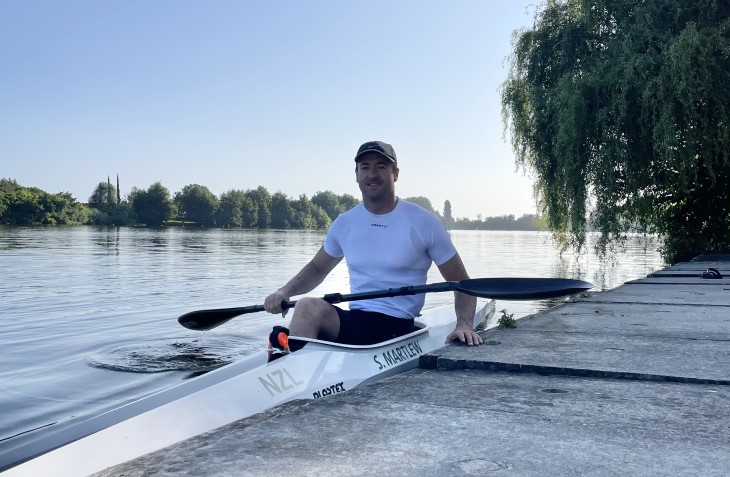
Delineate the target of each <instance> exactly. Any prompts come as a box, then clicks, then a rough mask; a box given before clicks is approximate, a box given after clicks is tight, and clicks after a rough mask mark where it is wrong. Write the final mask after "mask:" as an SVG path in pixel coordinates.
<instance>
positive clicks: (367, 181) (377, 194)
mask: <svg viewBox="0 0 730 477" xmlns="http://www.w3.org/2000/svg"><path fill="white" fill-rule="evenodd" d="M397 180H398V166H396V165H395V164H393V163H392V162H391V161H390V160H389V159H388V158H386V157H384V156H382V155H381V154H378V153H375V152H372V153H368V154H364V155H362V156H360V158H359V159H358V160H357V163H356V165H355V181H356V182H357V184H358V185H359V186H360V191H361V192H362V195H363V199H364V198H366V197H367V198H369V199H373V200H379V199H383V198H388V197H391V196H394V195H395V181H397Z"/></svg>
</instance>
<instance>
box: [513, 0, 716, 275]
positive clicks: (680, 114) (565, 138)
mask: <svg viewBox="0 0 730 477" xmlns="http://www.w3.org/2000/svg"><path fill="white" fill-rule="evenodd" d="M513 46H514V51H513V55H512V57H511V59H510V73H509V76H508V78H507V80H506V81H505V82H504V84H503V85H502V108H503V117H504V121H505V126H506V127H507V128H509V130H510V132H511V137H512V144H513V148H514V150H515V152H516V155H517V162H518V165H519V166H521V167H522V168H523V170H525V171H526V172H528V173H531V174H532V175H533V176H534V179H535V195H536V199H537V202H538V207H539V210H540V212H541V213H542V215H543V216H544V217H545V218H546V220H547V223H548V225H549V227H550V228H551V229H552V230H553V231H555V232H556V235H557V236H558V238H559V239H561V240H562V241H563V243H564V244H565V245H566V246H567V245H572V246H575V247H576V248H578V249H580V248H582V246H583V245H584V243H585V236H586V231H587V230H588V229H589V228H590V227H594V228H596V229H597V230H598V231H600V232H601V237H602V238H601V240H600V241H599V247H600V248H601V249H602V250H605V248H606V246H607V245H608V244H610V243H612V242H613V241H617V240H619V241H620V240H621V239H622V237H623V236H624V234H625V233H626V232H628V231H631V230H639V231H646V232H651V233H657V234H658V235H659V236H660V237H661V238H662V240H663V243H664V249H663V253H664V257H665V259H666V260H667V261H669V262H670V263H671V262H676V261H680V260H686V259H689V258H691V257H693V256H695V255H697V254H699V253H701V252H703V251H705V250H713V249H715V250H716V249H723V248H724V249H727V248H730V220H729V219H730V2H728V1H727V0H651V1H648V0H563V1H557V0H549V1H548V2H547V3H546V4H545V6H544V8H543V9H542V10H540V11H538V12H537V14H536V16H535V23H534V26H533V28H532V29H529V30H524V31H520V32H516V33H515V36H514V41H513Z"/></svg>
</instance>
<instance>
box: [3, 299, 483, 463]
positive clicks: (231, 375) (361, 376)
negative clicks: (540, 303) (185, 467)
mask: <svg viewBox="0 0 730 477" xmlns="http://www.w3.org/2000/svg"><path fill="white" fill-rule="evenodd" d="M453 310H454V308H453V305H445V306H443V307H437V308H434V309H431V310H426V311H424V314H423V316H422V317H420V318H419V319H418V320H417V324H418V325H419V326H423V327H422V328H421V329H419V330H417V331H414V332H413V333H410V334H408V335H405V336H401V337H399V338H396V339H393V340H390V341H387V342H384V343H378V344H377V345H369V346H351V345H343V344H338V343H330V342H325V341H319V340H307V339H304V341H308V343H307V345H306V346H305V347H304V348H302V349H301V350H299V351H297V352H296V353H292V354H290V355H287V356H284V357H282V358H280V359H278V360H275V361H273V362H271V363H266V361H267V352H266V351H261V352H258V353H255V354H253V355H250V356H247V357H246V358H244V359H242V360H240V361H237V362H235V363H231V364H229V365H226V366H223V367H221V368H219V369H216V370H214V371H211V372H209V373H207V374H204V375H202V376H199V377H197V378H193V379H191V380H189V381H186V382H184V383H181V384H178V385H176V386H173V387H172V388H169V389H166V390H164V391H160V392H158V393H156V394H153V395H151V396H148V397H145V398H142V399H140V400H138V401H135V402H132V403H130V404H127V405H125V406H122V407H120V408H118V409H114V410H112V411H109V412H107V413H105V414H102V415H100V416H97V417H94V418H91V419H88V420H86V421H83V422H80V423H78V424H75V425H73V426H69V427H66V428H64V429H63V431H62V432H58V433H56V434H49V435H46V436H44V437H42V438H39V439H37V440H36V441H33V442H30V443H27V444H24V445H23V446H22V447H21V448H19V449H15V450H11V451H10V452H6V453H5V456H4V457H2V458H3V460H6V462H0V468H3V467H7V466H10V465H14V464H13V462H18V461H22V460H25V459H31V460H27V461H26V462H24V463H22V464H20V465H17V466H15V467H11V468H10V469H8V470H6V471H5V472H3V477H14V476H33V477H41V476H46V475H47V476H56V477H58V476H64V475H73V476H79V475H89V474H92V473H95V472H99V471H101V470H103V469H105V468H108V467H111V466H113V465H117V464H120V463H122V462H126V461H128V460H131V459H134V458H136V457H140V456H142V455H145V454H148V453H150V452H153V451H155V450H158V449H162V448H164V447H167V446H170V445H172V444H175V443H178V442H180V441H183V440H185V439H188V438H190V437H194V436H197V435H200V434H202V433H205V432H208V431H211V430H213V429H217V428H219V427H221V426H224V425H226V424H230V423H232V422H235V421H237V420H239V419H243V418H246V417H249V416H251V415H253V414H256V413H259V412H262V411H265V410H267V409H270V408H272V407H274V406H277V405H279V404H282V403H285V402H288V401H292V400H295V399H320V398H325V397H328V396H332V395H336V394H340V393H343V392H345V391H348V390H351V389H353V388H355V387H356V386H359V385H362V384H365V383H368V382H372V381H375V380H379V379H383V378H384V377H387V376H391V375H394V374H397V373H402V372H404V371H406V370H408V369H412V368H415V367H417V366H418V359H419V357H420V356H421V355H423V354H425V353H428V352H431V351H434V350H436V349H438V348H441V347H443V346H444V343H445V340H446V336H447V335H448V334H449V333H450V332H451V331H452V330H453V328H454V324H455V318H454V311H453ZM492 313H494V302H493V301H490V302H488V303H480V305H479V307H478V311H477V314H476V316H475V320H474V324H475V326H477V325H478V324H479V323H481V322H483V321H485V320H486V319H487V318H488V316H489V315H491V314H492ZM33 457H34V458H33Z"/></svg>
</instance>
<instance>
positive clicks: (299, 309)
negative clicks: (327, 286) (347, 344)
mask: <svg viewBox="0 0 730 477" xmlns="http://www.w3.org/2000/svg"><path fill="white" fill-rule="evenodd" d="M289 330H290V334H291V335H292V336H303V337H305V338H316V339H320V340H327V341H334V340H335V339H337V336H338V335H339V334H340V317H339V316H338V315H337V311H335V309H334V308H333V307H332V305H330V304H329V303H327V302H326V301H324V300H322V299H321V298H311V297H304V298H301V299H299V301H297V306H295V307H294V315H293V316H292V319H291V323H290V324H289Z"/></svg>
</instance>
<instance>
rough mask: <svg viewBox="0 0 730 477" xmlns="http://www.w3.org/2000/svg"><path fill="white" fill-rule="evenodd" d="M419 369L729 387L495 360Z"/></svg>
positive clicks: (425, 361) (427, 360)
mask: <svg viewBox="0 0 730 477" xmlns="http://www.w3.org/2000/svg"><path fill="white" fill-rule="evenodd" d="M419 367H420V368H422V369H440V370H456V369H459V370H463V369H473V370H481V371H489V372H495V373H520V374H538V375H541V376H575V377H586V378H602V379H622V380H630V381H652V382H664V383H684V384H708V385H720V386H730V380H727V379H708V378H692V377H686V376H672V375H662V374H647V373H632V372H628V371H609V370H601V369H584V368H565V367H557V366H542V365H534V364H519V363H502V362H499V361H480V360H467V359H451V358H442V357H439V356H433V355H426V356H421V358H420V362H419Z"/></svg>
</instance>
